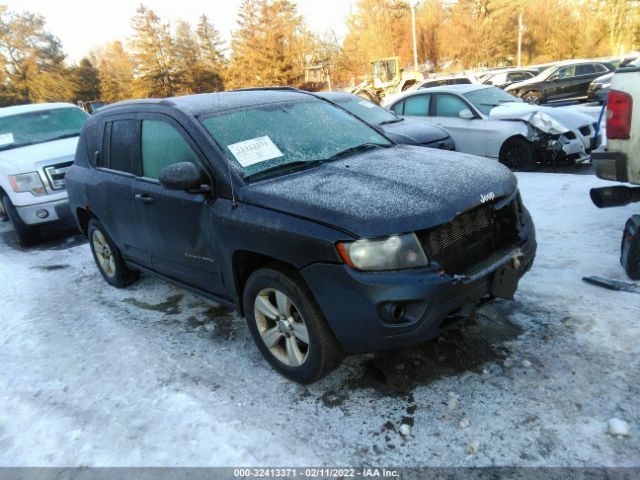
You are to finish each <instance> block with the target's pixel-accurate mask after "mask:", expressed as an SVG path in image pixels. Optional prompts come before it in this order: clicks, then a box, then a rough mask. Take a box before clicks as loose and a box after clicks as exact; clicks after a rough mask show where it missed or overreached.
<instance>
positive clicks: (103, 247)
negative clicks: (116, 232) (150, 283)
mask: <svg viewBox="0 0 640 480" xmlns="http://www.w3.org/2000/svg"><path fill="white" fill-rule="evenodd" d="M87 233H88V237H89V245H90V246H91V253H93V259H94V260H95V262H96V265H97V266H98V270H100V273H101V274H102V276H103V277H104V279H105V280H106V281H107V282H108V283H109V284H110V285H113V286H114V287H117V288H122V287H125V286H127V285H129V284H130V283H133V282H135V281H136V280H137V279H138V276H139V275H140V272H138V271H137V270H132V269H130V268H129V267H127V265H126V264H125V263H124V260H123V259H122V255H121V254H120V250H119V249H118V247H116V244H115V243H113V240H111V238H109V235H107V233H106V232H105V230H104V227H103V226H102V225H101V224H100V222H98V221H97V220H96V219H92V220H91V221H90V222H89V227H88V229H87Z"/></svg>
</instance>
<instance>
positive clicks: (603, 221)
mask: <svg viewBox="0 0 640 480" xmlns="http://www.w3.org/2000/svg"><path fill="white" fill-rule="evenodd" d="M519 180H520V186H521V189H522V192H523V197H524V200H525V203H526V204H527V206H528V207H529V209H530V210H531V212H532V215H533V217H534V220H535V223H536V226H537V231H538V242H539V250H538V257H537V260H536V263H535V265H534V267H533V269H532V271H531V272H530V273H529V274H528V275H527V276H526V277H525V278H524V279H523V281H522V282H521V286H520V290H519V292H518V294H517V297H516V301H515V302H500V303H497V304H494V305H491V306H488V307H486V308H484V309H483V310H482V311H481V312H480V313H479V315H478V318H477V321H476V322H475V323H469V324H467V325H465V326H464V327H463V328H460V329H456V330H452V331H450V332H448V333H447V334H446V335H444V336H442V337H441V338H439V339H435V340H433V341H431V342H428V343H426V344H424V345H421V346H418V347H415V348H410V349H405V350H401V351H393V352H386V353H381V354H376V355H361V356H354V357H350V358H348V359H346V361H345V362H344V364H343V365H342V366H341V367H340V368H339V369H338V370H337V371H336V372H334V373H333V374H332V375H330V376H329V377H328V378H326V379H324V380H323V381H321V382H319V383H316V384H314V385H311V386H306V387H304V386H299V385H296V384H294V383H291V382H288V381H286V380H284V379H283V378H282V377H280V376H278V375H277V374H276V373H275V372H273V371H272V370H271V369H270V368H269V367H268V366H267V364H266V363H265V362H264V361H263V360H262V359H261V357H260V355H259V353H258V351H257V349H256V348H255V347H254V345H253V343H252V341H251V339H250V337H249V333H248V331H247V328H246V326H245V324H244V322H243V320H242V319H241V318H238V317H237V316H235V315H234V314H233V313H230V312H228V311H226V310H225V309H224V308H222V307H219V306H216V305H215V304H212V303H210V302H208V301H205V300H203V299H200V298H198V297H196V296H194V295H192V294H191V293H188V292H186V291H183V290H180V289H178V288H175V287H173V286H171V285H169V284H167V283H165V282H163V281H161V280H158V279H155V278H153V277H150V276H148V275H144V276H143V277H142V278H141V280H140V281H139V282H138V283H137V284H135V285H134V286H132V287H131V288H129V289H125V290H117V289H114V288H111V287H109V286H108V285H107V284H106V283H105V282H104V281H103V280H102V278H101V277H100V275H99V274H98V271H97V270H96V268H95V266H94V264H93V260H92V258H91V255H90V251H89V247H88V246H87V244H85V243H84V242H83V241H82V240H81V239H79V238H73V237H72V238H69V239H62V240H56V241H50V242H47V243H45V244H42V245H40V246H38V247H35V248H33V249H29V250H21V249H19V248H18V247H17V246H15V244H14V243H13V242H12V240H11V235H10V232H9V227H8V226H7V224H0V237H1V238H0V279H1V280H0V325H1V327H2V328H0V466H27V465H39V466H45V465H46V466H77V465H91V466H148V465H153V466H174V465H180V466H183V465H184V466H212V465H234V466H235V465H269V466H277V465H286V466H295V465H297V466H304V465H363V464H364V465H393V466H427V465H438V466H463V465H464V466H470V465H478V466H488V465H526V466H534V465H535V466H640V382H639V379H640V355H639V354H640V321H639V315H638V312H639V311H640V295H638V294H632V293H623V292H612V291H607V290H603V289H601V288H598V287H595V286H591V285H587V284H585V283H583V282H582V280H581V277H582V276H584V275H603V276H609V277H613V278H617V279H621V280H626V277H625V275H624V272H623V270H622V268H621V267H620V265H619V262H618V255H619V253H618V250H619V243H620V236H621V229H622V227H623V225H624V222H625V220H626V219H627V217H628V216H630V215H631V214H632V213H634V212H635V211H636V210H637V206H635V207H634V206H633V205H632V206H629V207H626V208H617V209H609V210H597V209H596V208H595V207H593V206H592V204H591V202H590V200H589V197H588V189H589V188H590V187H591V186H594V185H597V184H603V183H605V182H602V181H599V180H597V179H596V178H595V177H593V176H589V175H580V176H578V175H563V174H550V173H537V174H536V173H532V174H520V175H519ZM614 417H617V418H619V419H621V420H624V421H626V422H627V423H628V425H629V431H630V434H629V436H626V437H620V438H618V437H613V436H611V435H610V434H608V433H607V428H608V422H609V420H610V419H612V418H614ZM402 424H406V425H408V426H409V427H410V428H408V427H402V430H403V432H404V433H409V432H410V434H409V435H408V436H403V435H402V434H401V433H400V429H401V425H402ZM613 424H614V425H616V426H620V424H619V423H617V422H613Z"/></svg>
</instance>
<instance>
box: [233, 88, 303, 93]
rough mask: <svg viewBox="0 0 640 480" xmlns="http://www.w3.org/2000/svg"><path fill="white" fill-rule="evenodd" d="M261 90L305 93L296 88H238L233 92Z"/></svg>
mask: <svg viewBox="0 0 640 480" xmlns="http://www.w3.org/2000/svg"><path fill="white" fill-rule="evenodd" d="M260 90H290V91H293V92H303V91H304V90H300V89H299V88H296V87H248V88H236V89H234V90H231V91H232V92H250V91H260Z"/></svg>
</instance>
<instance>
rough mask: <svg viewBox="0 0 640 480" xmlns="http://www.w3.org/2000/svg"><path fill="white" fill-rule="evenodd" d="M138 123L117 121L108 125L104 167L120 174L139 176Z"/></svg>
mask: <svg viewBox="0 0 640 480" xmlns="http://www.w3.org/2000/svg"><path fill="white" fill-rule="evenodd" d="M139 164H140V162H139V157H138V121H137V120H115V121H113V122H108V123H107V128H106V130H105V136H104V142H103V149H102V165H99V166H103V167H106V168H109V169H111V170H118V171H119V172H126V173H132V174H134V175H137V174H139V171H140V167H139Z"/></svg>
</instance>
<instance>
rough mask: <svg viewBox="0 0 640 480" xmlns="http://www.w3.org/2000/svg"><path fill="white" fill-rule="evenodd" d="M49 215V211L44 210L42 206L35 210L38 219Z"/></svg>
mask: <svg viewBox="0 0 640 480" xmlns="http://www.w3.org/2000/svg"><path fill="white" fill-rule="evenodd" d="M48 216H49V212H48V211H46V210H45V209H44V208H41V209H40V210H38V211H36V217H38V218H39V219H41V220H42V219H45V218H47V217H48Z"/></svg>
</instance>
